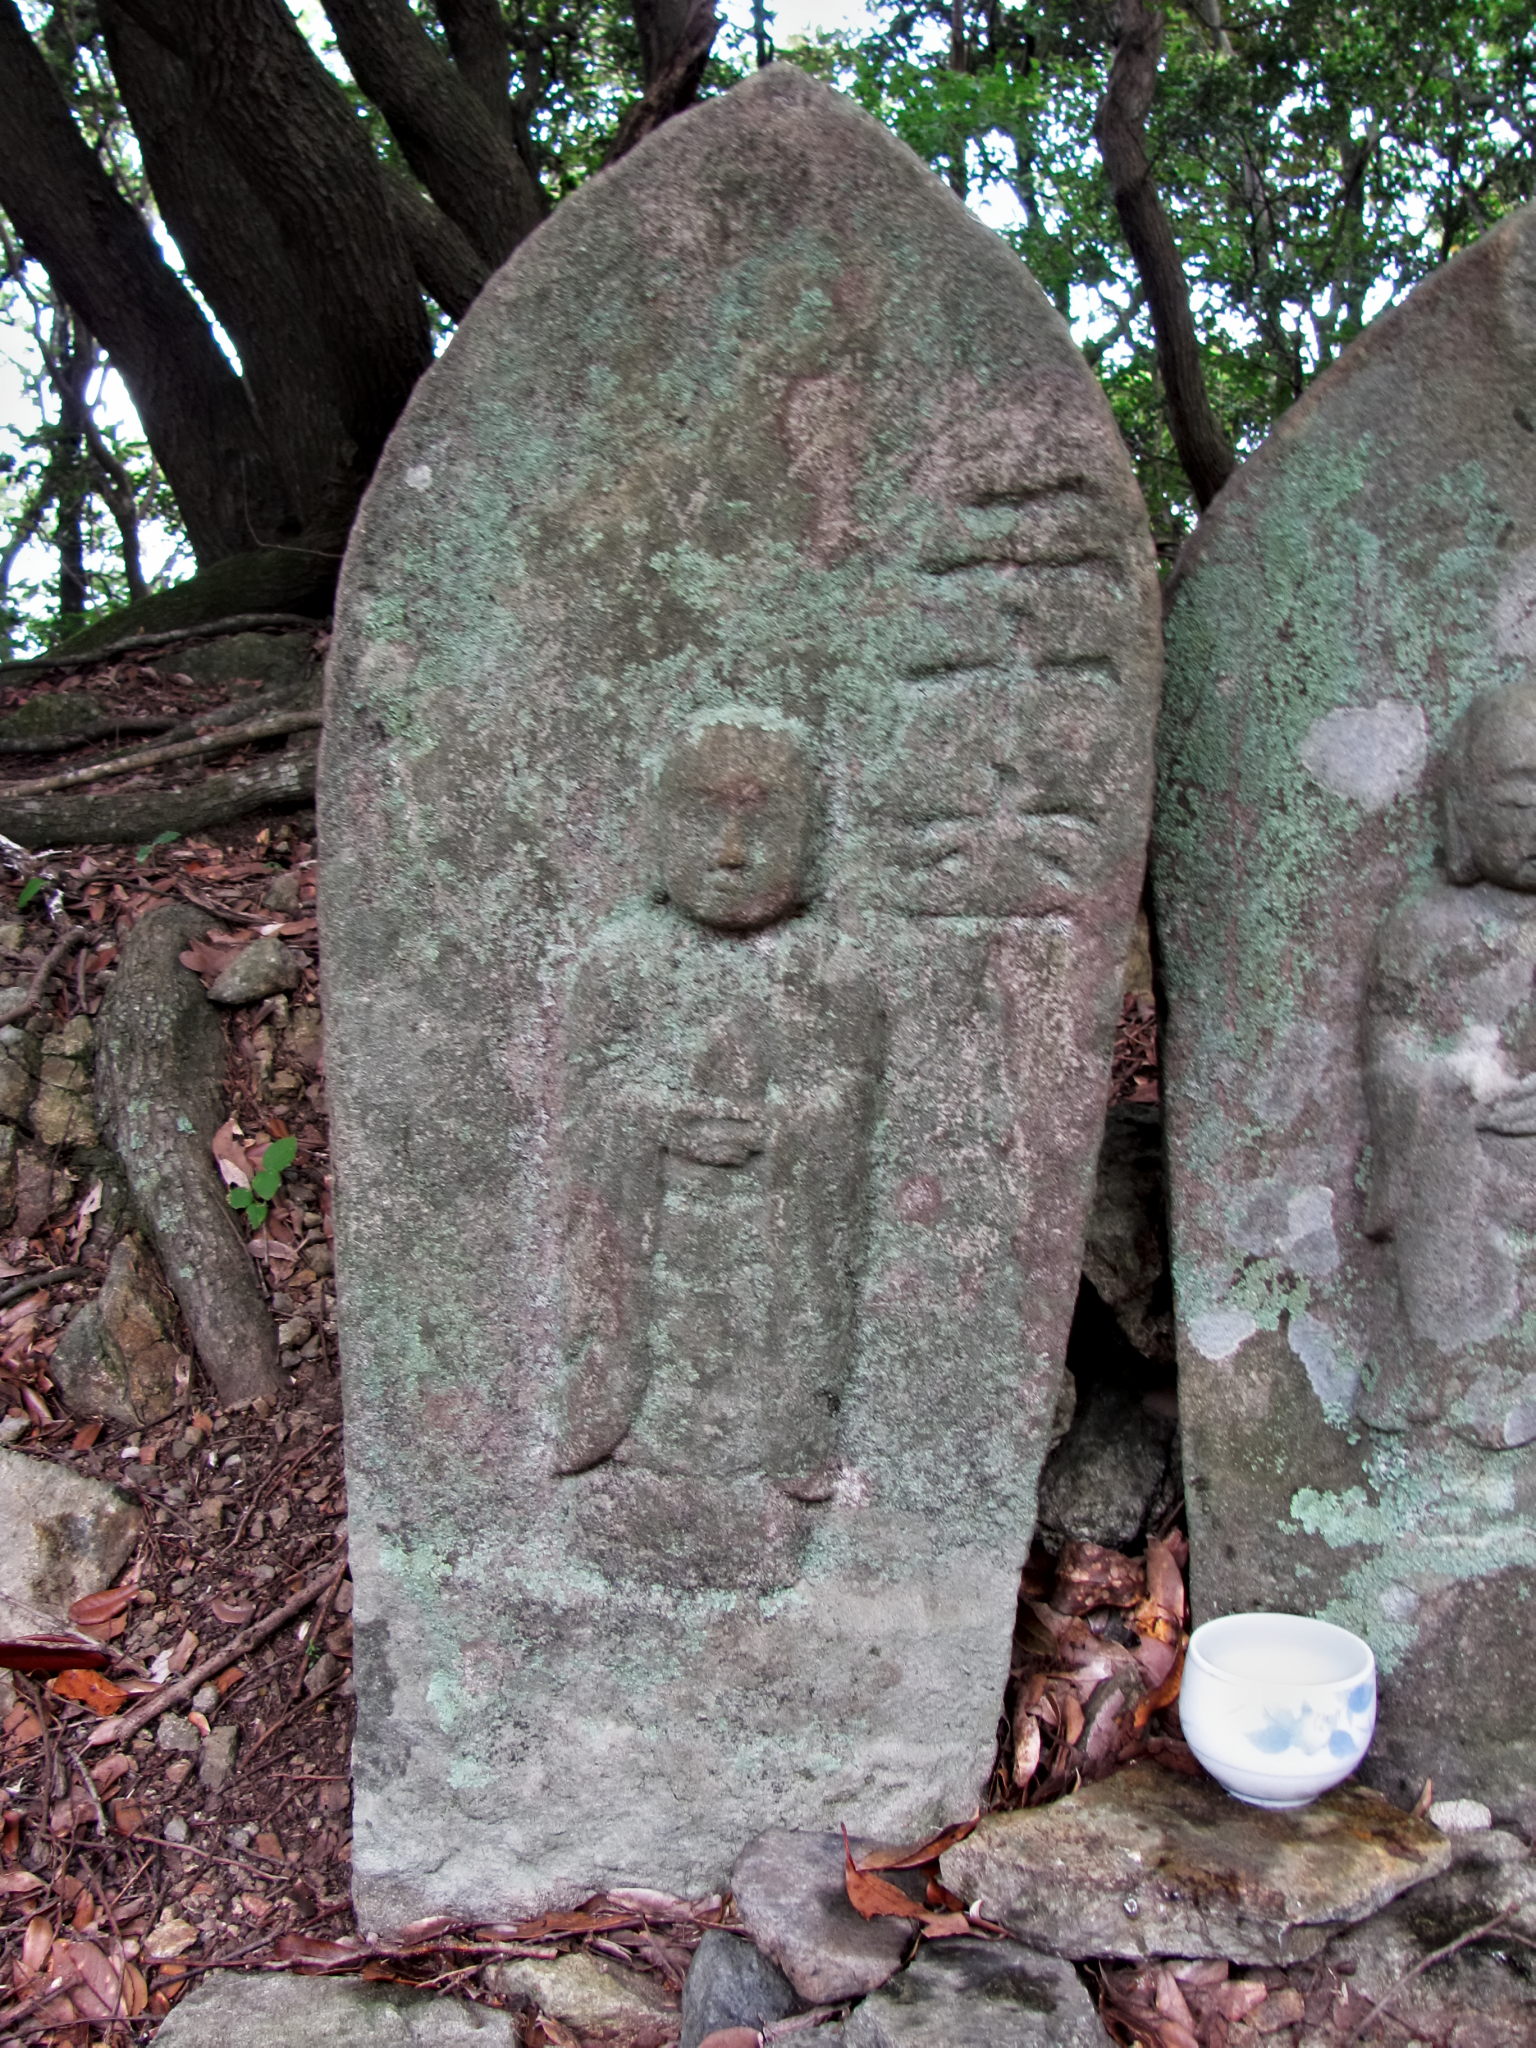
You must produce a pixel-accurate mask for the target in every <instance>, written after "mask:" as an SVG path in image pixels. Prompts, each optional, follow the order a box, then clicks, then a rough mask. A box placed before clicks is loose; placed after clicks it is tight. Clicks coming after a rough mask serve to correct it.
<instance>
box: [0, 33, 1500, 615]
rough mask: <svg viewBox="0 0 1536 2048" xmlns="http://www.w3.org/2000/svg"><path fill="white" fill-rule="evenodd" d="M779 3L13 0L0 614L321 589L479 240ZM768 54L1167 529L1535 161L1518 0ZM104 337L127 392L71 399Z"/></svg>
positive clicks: (1491, 211)
mask: <svg viewBox="0 0 1536 2048" xmlns="http://www.w3.org/2000/svg"><path fill="white" fill-rule="evenodd" d="M745 4H747V0H743V5H745ZM772 35H773V22H772V16H771V13H769V12H768V11H767V9H766V8H765V7H764V6H763V5H762V4H759V5H758V7H757V10H756V13H755V16H754V17H750V18H749V17H744V18H743V19H742V21H741V23H740V25H739V26H738V27H736V28H735V29H731V28H727V29H725V30H723V31H722V30H720V28H719V25H718V23H717V22H716V20H715V18H714V15H713V12H712V9H711V7H710V5H709V0H634V4H633V5H630V6H623V5H620V4H619V0H432V4H430V5H428V4H425V0H325V5H324V7H322V6H320V5H319V4H316V0H289V4H287V5H285V0H221V5H220V6H219V7H217V8H210V7H208V6H207V5H206V0H0V90H3V91H4V93H5V95H6V101H7V106H8V109H10V110H11V112H12V114H13V116H14V118H13V120H12V130H13V132H12V137H11V139H10V142H9V143H8V148H7V151H6V152H3V153H0V236H3V240H0V319H3V321H4V323H5V328H6V337H5V338H6V342H7V344H8V348H7V351H6V352H7V354H8V356H9V359H10V361H11V362H12V364H13V365H15V366H16V367H15V369H14V371H13V375H12V388H11V392H10V394H9V397H10V404H9V411H10V419H9V423H8V424H7V425H6V426H5V427H4V428H3V429H0V635H5V634H9V635H10V636H11V637H12V638H13V639H14V640H16V641H18V642H19V641H20V640H21V639H23V638H30V639H32V640H37V639H44V640H47V639H51V638H53V637H54V636H56V635H57V634H58V633H59V632H61V631H64V630H67V629H68V628H69V627H70V626H71V625H72V624H75V623H77V622H78V621H79V620H80V619H81V618H82V617H83V616H85V615H86V614H87V613H91V612H100V611H101V610H103V609H104V608H110V607H111V606H113V605H114V604H119V603H122V602H123V601H125V600H129V599H137V598H142V595H143V593H145V591H146V590H147V588H148V587H149V586H150V585H151V584H152V583H153V582H154V580H155V576H154V574H153V573H152V572H153V571H154V570H156V569H157V568H158V570H159V572H160V580H161V581H167V580H174V579H175V578H176V577H177V576H179V575H184V574H185V573H186V572H187V570H188V569H189V568H190V567H191V566H192V565H193V563H194V562H195V564H196V565H197V567H198V569H199V571H200V574H199V576H198V577H197V579H196V580H195V584H194V585H193V586H189V587H191V588H194V589H197V588H201V589H203V591H204V595H203V597H202V598H200V600H199V602H200V603H201V604H202V605H203V606H204V609H203V611H202V613H201V615H202V616H211V615H215V614H217V613H218V612H219V611H220V610H226V611H227V610H237V609H246V608H250V607H251V606H252V605H256V606H261V605H263V604H265V605H276V606H277V607H278V608H284V607H287V606H294V607H297V608H299V609H305V610H309V609H320V608H323V605H324V601H325V597H326V595H327V593H328V589H329V583H330V579H331V577H332V576H333V574H334V568H335V563H336V560H337V558H338V556H339V553H340V549H341V547H342V545H343V544H344V540H345V534H346V528H347V525H348V523H349V521H350V518H351V514H352V511H353V510H354V509H355V505H356V502H357V497H358V495H359V493H360V491H361V489H362V487H363V484H364V483H365V482H366V478H367V474H368V471H369V469H370V468H371V466H372V462H373V460H374V458H375V457H376V455H377V452H378V448H379V446H380V445H381V444H382V441H383V438H384V435H385V434H386V433H387V431H388V428H389V425H390V424H391V423H392V421H393V419H394V417H395V416H396V414H397V413H398V410H399V407H400V405H401V404H402V403H403V401H404V397H405V395H406V393H407V392H408V391H409V388H410V385H411V383H412V382H413V381H414V379H415V377H416V376H417V375H419V373H420V370H421V369H422V368H423V367H424V365H425V363H426V362H427V361H428V360H429V359H430V354H431V350H432V348H433V347H434V346H435V345H436V344H437V342H439V341H440V339H441V337H442V335H443V333H444V332H446V331H447V329H448V328H450V327H451V325H452V323H453V322H454V320H456V319H457V317H458V316H459V315H460V314H461V313H462V312H463V310H464V307H465V306H466V305H467V304H468V302H469V300H470V299H471V298H472V297H473V296H474V293H475V292H476V291H477V290H478V289H479V286H480V284H481V283H483V282H484V279H485V277H486V276H487V275H489V272H490V270H491V269H493V268H494V267H495V266H496V264H497V263H499V262H500V261H501V260H503V259H504V257H505V256H506V255H507V254H508V253H509V252H510V250H511V249H512V248H514V247H515V246H516V244H517V242H518V241H519V240H520V239H522V237H523V236H524V235H525V234H527V233H529V232H531V231H532V230H533V229H534V228H535V227H536V226H537V224H538V222H539V221H540V220H541V219H543V218H544V217H545V216H546V215H547V213H548V211H549V209H550V208H551V207H552V206H553V205H556V204H558V202H559V200H560V199H561V198H562V197H563V196H564V195H565V194H566V193H567V192H568V191H570V190H571V189H572V188H573V187H574V186H575V185H576V184H578V183H580V181H581V180H582V179H583V178H585V177H588V176H590V175H591V174H592V173H593V172H594V171H595V170H597V169H598V168H600V166H601V165H602V164H603V163H604V162H605V161H607V160H609V159H610V158H611V157H612V156H613V155H614V154H617V153H620V152H622V150H623V149H624V148H625V147H628V146H629V145H630V144H631V143H632V142H633V141H634V140H636V139H638V137H639V135H641V134H643V133H644V132H645V131H646V129H647V128H649V127H650V126H654V125H655V123H656V122H657V121H659V120H662V119H665V118H667V117H668V116H669V115H670V114H671V113H672V112H674V111H676V110H678V109H679V108H681V107H683V106H685V105H687V104H688V102H689V101H690V100H691V98H692V97H694V96H695V94H696V93H699V92H704V93H709V92H714V91H719V90H723V89H724V88H726V87H727V86H728V85H729V84H730V83H731V82H732V81H733V80H734V79H735V78H736V77H738V76H740V75H741V73H742V71H743V70H744V69H745V68H746V66H747V65H749V64H750V63H751V62H753V61H755V58H756V56H757V55H758V54H760V53H763V52H765V51H766V49H767V47H768V46H769V44H770V43H771V39H772ZM779 54H781V55H782V56H785V57H787V58H789V59H790V60H791V61H793V62H796V63H800V64H803V65H805V66H806V67H807V68H809V69H811V70H813V71H815V72H816V73H817V74H818V75H820V76H823V77H825V78H827V79H828V80H830V81H831V82H833V83H836V84H837V85H839V86H840V87H842V88H843V89H844V90H846V91H849V92H851V93H852V94H853V95H854V97H856V98H857V99H858V100H859V101H860V102H861V103H862V104H863V105H864V106H865V107H867V108H868V109H869V110H870V111H871V112H872V113H874V114H875V115H877V116H878V117H879V118H880V119H881V120H883V121H885V122H886V123H887V124H888V125H889V126H891V127H892V128H893V129H894V130H895V131H896V132H897V133H898V134H899V135H901V136H902V137H903V139H904V140H906V141H907V142H908V143H909V144H911V146H912V147H913V148H914V149H915V150H917V152H918V153H919V154H920V155H921V156H923V157H924V158H926V160H927V161H928V162H929V163H931V164H932V165H933V166H934V167H935V169H936V170H938V171H939V173H940V174H941V175H942V176H944V177H945V178H947V179H948V181H949V183H950V184H951V185H952V187H953V188H954V189H955V191H956V192H958V193H959V194H960V195H961V196H962V197H964V198H966V199H967V200H968V201H970V202H971V203H972V204H974V205H976V206H977V207H978V208H979V209H980V210H981V212H982V214H983V217H985V218H987V219H989V220H991V221H992V222H993V223H994V224H995V225H998V226H1000V228H1001V230H1002V232H1004V233H1005V234H1007V236H1008V238H1009V239H1010V240H1011V241H1012V242H1013V243H1014V245H1015V246H1016V247H1017V248H1018V250H1019V252H1020V254H1021V255H1022V256H1023V257H1024V259H1025V260H1026V262H1028V264H1029V265H1030V267H1031V269H1032V270H1033V271H1034V273H1035V275H1036V276H1037V277H1038V278H1039V280H1040V282H1041V284H1042V285H1043V287H1044V288H1045V290H1046V291H1047V292H1048V293H1049V294H1050V296H1051V297H1052V298H1053V300H1054V301H1055V302H1056V304H1057V305H1058V306H1059V307H1060V309H1061V310H1062V312H1063V314H1064V315H1065V316H1066V317H1067V318H1068V319H1069V321H1070V322H1071V324H1072V327H1073V330H1074V332H1075V334H1076V335H1077V337H1078V339H1079V341H1080V342H1081V343H1082V345H1083V347H1084V348H1085V349H1086V351H1087V353H1088V355H1089V357H1090V360H1092V361H1093V362H1094V363H1095V365H1096V366H1097V368H1098V370H1099V373H1100V375H1101V376H1102V377H1103V379H1104V381H1105V383H1106V385H1107V387H1108V389H1109V392H1110V395H1111V398H1112V401H1113V403H1114V405H1115V408H1116V411H1117V414H1118V416H1119V419H1120V422H1121V426H1122V428H1123V430H1124V432H1125V435H1126V438H1127V441H1128V443H1129V445H1130V447H1131V450H1132V454H1133V457H1134V459H1135V461H1136V464H1137V468H1138V471H1139V473H1140V476H1141V480H1142V484H1143V488H1144V490H1145V491H1146V494H1147V499H1148V503H1149V506H1150V508H1151V511H1152V516H1153V522H1154V527H1155V529H1156V531H1157V534H1158V537H1159V540H1160V542H1161V543H1162V544H1163V546H1164V547H1165V549H1168V550H1171V549H1172V547H1173V546H1174V545H1176V543H1177V540H1178V538H1179V536H1180V535H1181V534H1182V533H1183V532H1184V531H1186V530H1187V528H1188V526H1189V524H1190V523H1191V521H1192V519H1193V517H1194V516H1195V513H1196V508H1197V506H1198V505H1199V504H1200V503H1203V502H1205V501H1206V500H1207V499H1208V498H1209V497H1210V495H1211V494H1212V492H1213V490H1214V489H1215V488H1216V487H1217V486H1218V485H1219V483H1220V481H1221V478H1222V477H1223V476H1224V475H1225V474H1226V473H1227V470H1228V469H1229V468H1230V466H1231V464H1232V462H1233V460H1235V459H1236V457H1237V456H1238V455H1240V454H1241V453H1242V452H1244V451H1246V450H1247V449H1249V448H1251V447H1253V446H1254V445H1256V443H1257V442H1258V441H1259V440H1260V439H1262V438H1263V436H1264V434H1265V433H1266V432H1267V431H1268V429H1269V427H1270V425H1271V424H1272V423H1273V421H1274V420H1275V418H1276V417H1277V416H1278V414H1279V413H1280V412H1281V411H1283V410H1284V408H1285V407H1286V406H1287V405H1289V404H1290V403H1291V401H1292V400H1293V399H1294V398H1295V397H1296V396H1297V395H1298V393H1299V392H1300V391H1301V390H1302V389H1303V388H1304V386H1305V385H1306V383H1307V381H1308V380H1309V379H1310V378H1311V377H1312V376H1314V375H1315V374H1316V373H1317V371H1318V370H1319V369H1320V368H1322V367H1323V366H1324V365H1325V364H1326V363H1327V362H1329V361H1330V360H1331V359H1332V358H1333V356H1335V355H1336V354H1337V353H1338V352H1339V350H1340V349H1341V348H1342V347H1344V346H1345V344H1346V343H1347V342H1348V341H1349V340H1350V339H1351V338H1352V336H1353V335H1355V334H1356V333H1357V332H1358V331H1359V330H1360V328H1361V327H1362V326H1363V325H1364V324H1365V323H1366V322H1367V321H1368V320H1369V319H1371V318H1372V317H1374V315H1375V314H1376V313H1377V312H1379V311H1380V310H1381V309H1382V308H1383V307H1384V306H1386V305H1388V304H1390V303H1391V302H1392V301H1393V300H1394V299H1396V298H1397V297H1399V296H1401V294H1402V293H1403V292H1405V291H1406V290H1407V289H1409V288H1410V287H1411V286H1412V284H1414V283H1415V282H1416V281H1417V279H1418V278H1420V277H1421V276H1423V275H1424V273H1425V272H1426V271H1427V270H1429V269H1431V268H1433V267H1434V266H1435V265H1436V264H1438V263H1440V262H1442V261H1443V260H1445V258H1446V257H1448V256H1449V255H1451V254H1453V253H1454V251H1455V250H1456V249H1457V248H1459V247H1460V246H1461V245H1462V244H1463V243H1465V242H1467V241H1469V240H1471V239H1473V238H1475V237H1476V236H1477V235H1479V234H1480V233H1482V232H1483V231H1484V230H1485V229H1486V228H1487V227H1489V226H1490V225H1491V224H1492V223H1493V222H1494V221H1496V220H1497V219H1498V218H1499V217H1500V216H1501V215H1502V214H1504V213H1505V212H1507V211H1508V210H1509V209H1510V208H1511V207H1513V206H1516V205H1518V204H1521V203H1522V202H1524V201H1526V200H1528V199H1530V198H1531V197H1532V196H1533V184H1536V147H1533V144H1536V0H1440V4H1432V0H1393V4H1390V5H1389V4H1387V0H1367V4H1364V5H1362V4H1359V0H1356V4H1350V0H1232V4H1231V5H1230V6H1229V7H1228V8H1226V10H1225V11H1224V10H1223V4H1222V0H1186V4H1184V5H1182V6H1179V5H1168V6H1166V7H1163V6H1159V5H1157V4H1155V0H1104V4H1101V0H1039V4H1038V5H1019V6H1007V5H1002V4H999V0H873V4H872V5H871V6H870V8H869V11H868V15H867V18H866V20H865V21H864V22H863V24H862V25H859V26H856V27H849V26H841V27H837V28H833V29H828V30H826V31H823V32H820V33H818V34H816V35H814V36H812V37H810V38H809V39H806V40H803V41H798V40H790V39H788V38H786V47H784V48H783V49H782V50H781V51H780V53H779ZM103 220H106V223H107V225H106V228H105V229H104V228H103V226H102V222H103ZM214 323H217V326H215V324H214ZM109 362H110V364H111V366H112V368H113V369H114V370H115V371H116V372H117V373H118V374H119V375H120V376H121V379H122V382H123V384H124V385H125V386H126V389H127V392H128V393H129V394H130V395H131V398H132V400H133V402H134V406H135V407H136V408H137V418H135V413H134V411H133V409H132V408H130V407H129V406H128V405H126V404H124V403H121V402H119V403H117V404H116V405H113V404H103V403H102V397H103V386H104V382H105V379H106V376H107V364H108V363H109ZM140 423H141V424H140ZM146 532H147V533H148V534H150V536H151V537H152V539H153V541H154V546H153V547H152V548H151V547H146V545H145V543H144V536H145V534H146ZM152 556H154V557H157V558H163V559H151V558H152ZM40 564H45V565H46V573H45V574H44V573H41V572H40V570H39V565H40ZM170 602H171V600H169V599H156V598H154V597H152V596H151V597H150V598H149V599H148V611H147V614H146V616H147V622H149V623H159V622H160V621H159V619H158V618H157V617H156V616H155V614H154V607H155V605H156V604H161V605H165V604H168V603H170ZM144 610H145V607H144V605H143V604H142V603H141V606H140V611H141V612H143V611H144ZM170 616H171V614H169V613H167V614H166V617H167V619H169V618H170ZM0 651H3V650H0Z"/></svg>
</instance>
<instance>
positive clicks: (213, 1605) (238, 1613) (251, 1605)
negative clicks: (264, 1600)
mask: <svg viewBox="0 0 1536 2048" xmlns="http://www.w3.org/2000/svg"><path fill="white" fill-rule="evenodd" d="M208 1612H209V1613H210V1614H211V1615H212V1616H213V1618H214V1620H215V1621H222V1622H223V1623H224V1624H225V1626H226V1627H227V1628H235V1627H240V1626H243V1625H244V1623H246V1622H248V1621H249V1620H250V1618H251V1616H252V1615H253V1614H254V1613H255V1612H256V1603H255V1601H254V1600H225V1599H223V1598H221V1597H219V1596H217V1595H215V1597H214V1598H213V1599H212V1600H210V1601H209V1602H208Z"/></svg>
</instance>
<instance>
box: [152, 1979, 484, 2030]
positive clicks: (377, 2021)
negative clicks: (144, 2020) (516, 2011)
mask: <svg viewBox="0 0 1536 2048" xmlns="http://www.w3.org/2000/svg"><path fill="white" fill-rule="evenodd" d="M155 2040H156V2041H157V2042H158V2043H159V2048H209V2044H210V2043H211V2042H217V2043H218V2044H219V2048H517V2040H518V2035H517V2022H516V2020H515V2018H514V2017H513V2015H512V2014H511V2013H508V2012H496V2011H493V2010H491V2009H490V2008H489V2007H487V2006H483V2005H471V2004H470V2003H469V2002H468V2000H467V1999H462V1998H433V1997H431V1996H430V1995H429V1994H427V1993H424V1992H419V1991H407V1990H405V1989H404V1988H403V1987H402V1986H401V1985H398V1984H359V1983H356V1982H353V1981H351V1980H350V1979H347V1978H342V1977H285V1976H281V1975H277V1974H274V1975H271V1976H264V1975H263V1976H258V1975H252V1976H249V1977H242V1976H239V1975H237V1974H236V1973H235V1972H234V1971H232V1970H231V1971H221V1972H219V1973H217V1974H215V1975H214V1976H212V1977H205V1978H204V1979H203V1980H202V1982H201V1983H200V1984H196V1985H194V1986H193V1988H192V1989H191V1990H190V1991H189V1992H188V1993H187V1994H186V1996H185V1997H184V1998H182V1999H181V2000H179V2001H178V2003H177V2004H176V2005H175V2006H174V2007H173V2008H172V2010H171V2013H170V2016H169V2017H168V2018H167V2019H165V2020H163V2021H162V2022H161V2024H160V2026H159V2027H158V2028H157V2029H156V2030H155Z"/></svg>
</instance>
